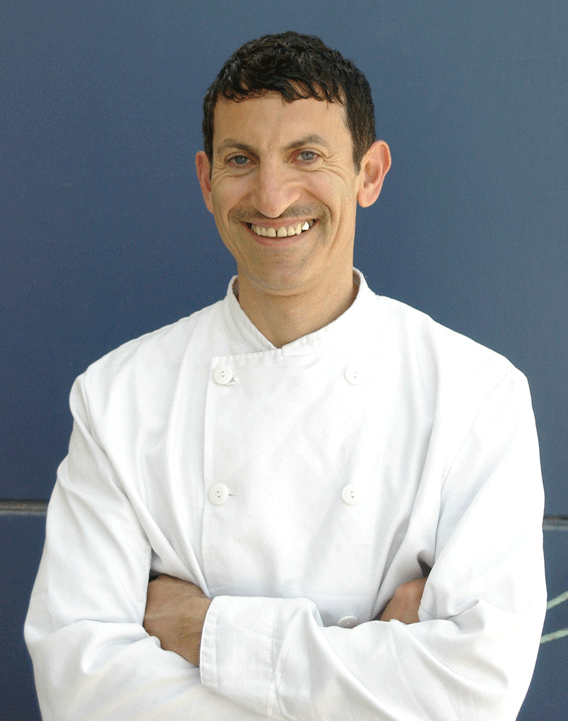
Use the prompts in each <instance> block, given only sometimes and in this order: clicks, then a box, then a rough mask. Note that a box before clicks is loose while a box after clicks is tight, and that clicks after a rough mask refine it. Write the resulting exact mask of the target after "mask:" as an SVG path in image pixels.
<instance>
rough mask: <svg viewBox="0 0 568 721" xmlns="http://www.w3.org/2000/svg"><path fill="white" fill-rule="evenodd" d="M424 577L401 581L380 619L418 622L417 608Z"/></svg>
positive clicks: (424, 582) (424, 580) (420, 598)
mask: <svg viewBox="0 0 568 721" xmlns="http://www.w3.org/2000/svg"><path fill="white" fill-rule="evenodd" d="M426 580H427V579H425V578H417V579H416V580H414V581H408V583H403V584H402V585H401V586H399V587H398V588H397V589H396V591H395V592H394V596H393V597H392V598H391V600H390V601H389V602H388V603H387V605H386V608H385V610H384V611H383V612H382V614H381V618H380V620H381V621H392V620H393V619H396V620H397V621H402V623H407V624H410V623H418V621H419V620H420V619H419V618H418V608H419V607H420V601H422V593H423V592H424V586H425V585H426Z"/></svg>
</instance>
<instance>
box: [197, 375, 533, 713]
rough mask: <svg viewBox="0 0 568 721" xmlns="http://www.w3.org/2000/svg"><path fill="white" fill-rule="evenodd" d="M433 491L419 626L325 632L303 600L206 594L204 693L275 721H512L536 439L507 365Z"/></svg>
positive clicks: (525, 671) (518, 688)
mask: <svg viewBox="0 0 568 721" xmlns="http://www.w3.org/2000/svg"><path fill="white" fill-rule="evenodd" d="M440 496H441V497H440V504H441V506H440V508H441V510H440V518H439V523H438V528H437V531H436V553H435V562H434V565H433V568H432V570H431V573H430V575H429V578H428V581H427V584H426V587H425V590H424V594H423V598H422V605H421V608H420V612H419V617H420V623H416V624H412V625H404V624H402V623H400V622H398V621H390V622H388V623H386V622H381V621H370V622H367V623H362V624H361V625H359V626H358V627H356V628H354V629H344V628H339V627H335V626H330V627H324V626H323V624H322V621H321V618H320V616H319V613H318V611H317V608H316V607H315V605H314V604H313V603H312V602H311V601H309V600H305V599H291V600H290V599H280V600H278V599H269V598H265V599H262V598H229V597H218V598H215V599H214V600H213V603H212V605H211V607H210V609H209V612H208V614H207V618H206V622H205V627H204V632H203V638H202V646H201V669H200V670H201V678H202V680H203V683H204V686H205V687H206V688H208V689H210V690H211V691H213V692H215V693H217V694H219V695H220V696H222V697H224V698H226V699H228V700H231V701H234V702H235V704H239V705H241V706H242V707H243V708H246V709H249V710H251V711H255V712H257V713H259V714H261V715H264V716H267V717H269V718H274V719H294V720H297V721H315V720H316V719H321V720H323V719H326V720H327V721H329V720H330V719H337V720H339V719H341V721H344V720H345V719H357V721H366V720H369V721H370V720H371V719H374V720H383V721H387V720H388V721H423V720H424V719H436V721H450V720H455V721H458V720H460V721H461V720H462V719H476V721H495V720H496V719H499V721H514V719H515V718H516V716H517V713H518V711H519V708H520V706H521V704H522V701H523V699H524V696H525V694H526V691H527V688H528V686H529V683H530V679H531V675H532V672H533V669H534V664H535V660H536V655H537V652H538V648H539V639H540V633H541V630H542V624H543V620H544V614H545V608H546V589H545V582H544V563H543V549H542V513H543V500H544V499H543V489H542V481H541V475H540V461H539V453H538V443H537V437H536V430H535V425H534V417H533V413H532V408H531V403H530V395H529V391H528V386H527V384H526V380H525V378H524V376H522V374H520V373H519V372H518V371H516V370H515V369H512V370H511V371H510V372H509V373H508V374H507V376H506V377H505V378H504V379H503V380H501V382H500V383H498V385H497V386H496V387H495V388H494V389H493V391H492V392H491V393H490V394H489V396H488V397H487V399H486V400H485V401H484V402H483V404H482V406H481V408H480V410H479V411H478V413H477V415H476V417H475V419H474V420H473V422H472V424H471V427H470V428H469V429H468V431H467V434H466V435H465V437H464V438H463V439H462V440H461V441H460V444H459V449H457V451H456V452H454V454H453V458H451V459H448V462H447V463H446V470H445V476H444V478H442V479H441V486H440Z"/></svg>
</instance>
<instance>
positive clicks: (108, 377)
mask: <svg viewBox="0 0 568 721" xmlns="http://www.w3.org/2000/svg"><path fill="white" fill-rule="evenodd" d="M220 305H221V301H219V302H217V303H214V304H213V305H210V306H207V307H206V308H202V309H201V310H199V311H196V312H195V313H192V314H191V315H189V316H187V317H185V318H181V319H180V320H178V321H176V322H174V323H171V324H169V325H166V326H163V327H162V328H159V329H157V330H155V331H152V332H150V333H145V334H144V335H142V336H140V337H138V338H134V339H132V340H130V341H128V342H126V343H124V344H123V345H121V346H119V347H118V348H115V349H114V350H112V351H110V352H109V353H107V354H106V355H104V356H102V357H101V358H99V359H98V360H97V361H95V362H94V363H92V364H91V365H90V366H89V367H88V368H87V369H86V370H85V372H84V373H83V374H82V375H81V376H79V379H78V381H79V382H80V383H81V384H82V385H84V387H85V388H86V389H88V388H93V387H99V388H100V387H101V386H107V387H108V386H110V385H116V384H123V383H128V382H131V383H135V384H137V385H138V384H140V383H144V382H149V383H155V382H159V380H160V379H161V378H163V377H167V376H170V377H175V376H176V375H177V371H178V369H179V367H180V366H181V364H182V363H183V361H184V357H185V356H186V354H187V352H188V349H192V350H194V351H198V349H199V347H200V346H203V345H205V343H206V339H207V338H208V337H209V336H210V334H211V332H212V331H213V329H214V328H215V326H216V324H217V323H218V319H219V307H220Z"/></svg>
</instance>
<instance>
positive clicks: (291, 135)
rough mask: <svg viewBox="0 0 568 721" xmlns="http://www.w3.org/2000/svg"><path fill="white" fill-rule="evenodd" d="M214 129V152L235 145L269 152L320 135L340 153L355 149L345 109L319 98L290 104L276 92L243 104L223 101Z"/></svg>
mask: <svg viewBox="0 0 568 721" xmlns="http://www.w3.org/2000/svg"><path fill="white" fill-rule="evenodd" d="M213 127H214V130H213V148H214V152H215V150H217V149H219V148H221V147H222V146H225V145H227V144H230V143H231V141H236V143H240V144H247V145H250V146H251V147H257V148H259V149H269V148H273V147H284V146H286V145H288V144H290V143H293V142H294V141H296V140H298V139H300V138H304V137H310V136H316V135H317V136H319V137H320V138H321V139H322V140H324V141H325V142H326V143H327V144H329V145H330V146H333V147H337V148H338V149H339V147H340V146H342V145H344V144H345V143H347V144H348V146H349V147H350V146H351V134H350V133H349V130H348V129H347V126H346V122H345V109H344V107H343V106H342V105H339V104H338V103H329V102H327V101H326V100H316V99H315V98H306V99H301V100H294V101H293V102H291V103H290V102H286V101H285V100H284V98H283V97H282V96H281V95H280V93H275V92H269V93H266V94H264V95H262V96H261V97H258V98H249V99H247V100H242V101H240V102H237V101H233V100H226V99H224V98H222V99H220V100H219V101H218V102H217V104H216V106H215V116H214V126H213Z"/></svg>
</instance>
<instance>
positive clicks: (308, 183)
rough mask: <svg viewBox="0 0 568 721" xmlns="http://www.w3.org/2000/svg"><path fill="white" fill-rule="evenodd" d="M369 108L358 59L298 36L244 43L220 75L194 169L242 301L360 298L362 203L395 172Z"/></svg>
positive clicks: (207, 105) (374, 196)
mask: <svg viewBox="0 0 568 721" xmlns="http://www.w3.org/2000/svg"><path fill="white" fill-rule="evenodd" d="M326 58H327V60H326ZM372 107H373V106H372V102H371V96H370V92H369V86H368V84H367V82H366V80H365V78H364V77H363V75H362V74H361V73H360V72H359V71H358V70H356V69H355V68H354V66H353V65H352V64H351V63H348V62H347V61H345V60H343V58H341V56H340V55H339V53H335V52H334V51H331V50H329V49H328V48H326V47H325V45H323V43H321V41H320V40H318V39H317V38H310V37H308V36H298V35H297V34H295V33H285V34H284V35H278V36H269V37H266V38H261V39H260V40H258V41H253V42H252V43H247V44H246V45H244V46H243V47H242V48H241V49H240V50H238V51H237V53H236V54H235V55H233V57H232V58H231V59H230V60H229V61H228V63H227V64H226V65H225V67H224V69H223V70H222V71H221V73H220V74H219V77H218V78H217V80H216V81H215V83H214V84H213V86H212V87H211V89H210V90H209V92H208V95H207V98H206V100H205V109H206V111H205V120H204V129H205V151H203V150H201V151H199V152H198V153H197V156H196V169H197V176H198V179H199V183H200V186H201V190H202V193H203V198H204V200H205V204H206V206H207V208H208V210H209V211H210V212H211V213H213V215H214V216H215V222H216V224H217V229H218V231H219V234H220V236H221V238H222V240H223V242H224V243H225V245H226V246H227V248H228V250H229V251H230V252H231V254H232V255H233V257H234V258H235V260H236V262H237V271H238V275H239V287H240V290H239V300H240V301H241V304H243V303H245V304H246V298H247V297H252V295H253V292H254V293H255V294H256V298H257V299H258V298H260V297H261V295H262V294H264V297H266V296H267V295H270V296H271V297H272V298H273V299H274V298H275V297H276V296H279V297H283V296H294V297H296V298H298V297H300V296H302V297H303V298H307V297H308V295H309V294H311V296H312V297H315V296H314V293H315V295H317V296H318V297H319V302H320V303H321V304H322V305H326V304H330V303H332V300H331V298H332V296H333V295H334V294H335V295H337V294H340V295H343V296H346V295H349V294H350V293H351V292H352V290H353V243H354V239H355V221H356V213H357V207H358V206H362V207H367V206H369V205H371V204H372V203H374V202H375V200H376V199H377V197H378V195H379V193H380V191H381V187H382V183H383V179H384V177H385V175H386V173H387V171H388V169H389V167H390V153H389V149H388V146H387V144H386V143H384V142H383V141H380V140H379V141H374V137H375V135H374V122H373V109H372ZM363 108H366V110H363ZM350 118H352V120H350ZM352 127H353V130H352V129H351V128H352ZM255 302H256V301H255ZM243 307H244V306H243ZM249 307H250V306H249ZM247 312H248V311H247ZM249 315H250V314H249Z"/></svg>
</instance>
